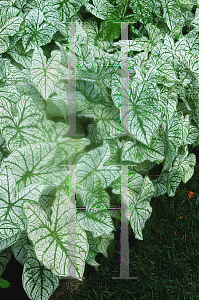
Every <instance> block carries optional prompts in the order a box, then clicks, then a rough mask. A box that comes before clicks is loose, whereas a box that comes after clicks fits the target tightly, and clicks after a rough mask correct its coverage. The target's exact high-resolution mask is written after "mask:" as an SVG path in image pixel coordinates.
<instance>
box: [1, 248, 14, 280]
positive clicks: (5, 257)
mask: <svg viewBox="0 0 199 300" xmlns="http://www.w3.org/2000/svg"><path fill="white" fill-rule="evenodd" d="M11 257H12V251H11V249H10V247H9V248H6V249H5V250H3V251H1V252H0V276H1V275H2V274H3V272H4V271H5V269H6V266H7V264H8V263H9V261H10V259H11Z"/></svg>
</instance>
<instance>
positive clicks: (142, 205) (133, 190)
mask: <svg viewBox="0 0 199 300" xmlns="http://www.w3.org/2000/svg"><path fill="white" fill-rule="evenodd" d="M137 180H139V181H137ZM140 180H141V178H140V177H138V175H137V174H136V172H135V173H134V174H132V175H130V176H129V216H130V223H131V227H132V229H133V231H134V234H135V238H137V239H139V240H142V239H143V237H142V229H143V228H144V225H145V222H146V221H147V219H148V218H149V217H150V215H151V212H152V207H151V206H150V199H151V197H152V196H153V194H154V186H153V183H152V182H151V181H150V179H149V177H148V176H145V178H144V179H142V186H141V191H140V193H139V194H138V193H137V191H138V190H139V189H140V183H139V182H140ZM138 185H139V187H138Z"/></svg>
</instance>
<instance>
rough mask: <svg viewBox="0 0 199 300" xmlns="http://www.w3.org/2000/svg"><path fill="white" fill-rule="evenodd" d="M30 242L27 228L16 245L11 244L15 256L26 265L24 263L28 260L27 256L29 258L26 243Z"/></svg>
mask: <svg viewBox="0 0 199 300" xmlns="http://www.w3.org/2000/svg"><path fill="white" fill-rule="evenodd" d="M29 244H31V243H30V241H29V239H28V234H27V232H26V230H24V231H22V232H21V236H20V238H19V240H18V241H17V242H16V243H15V244H14V245H12V246H11V249H12V253H13V254H14V257H15V258H16V260H18V262H20V264H22V265H24V263H25V262H26V258H27V250H26V248H25V245H29Z"/></svg>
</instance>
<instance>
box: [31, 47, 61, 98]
mask: <svg viewBox="0 0 199 300" xmlns="http://www.w3.org/2000/svg"><path fill="white" fill-rule="evenodd" d="M60 60H61V55H60V52H59V51H57V50H55V51H53V52H52V53H51V58H50V59H49V60H48V62H46V57H45V56H44V54H43V51H42V49H41V48H37V47H36V48H35V50H34V54H33V58H32V65H31V80H32V82H33V83H34V84H35V86H36V88H37V89H38V91H39V92H40V93H41V95H42V97H43V98H44V99H45V100H47V99H48V97H49V96H50V95H51V94H52V93H53V92H54V89H55V85H56V83H57V82H58V80H59V63H60Z"/></svg>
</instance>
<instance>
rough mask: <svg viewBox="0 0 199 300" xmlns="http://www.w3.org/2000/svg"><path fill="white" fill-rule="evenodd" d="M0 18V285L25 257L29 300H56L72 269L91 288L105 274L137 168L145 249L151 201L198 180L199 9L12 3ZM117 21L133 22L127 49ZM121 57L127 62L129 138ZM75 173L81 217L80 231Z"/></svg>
mask: <svg viewBox="0 0 199 300" xmlns="http://www.w3.org/2000/svg"><path fill="white" fill-rule="evenodd" d="M0 14H1V19H0V220H1V221H0V276H1V275H2V274H3V272H4V270H5V268H6V265H7V264H8V262H9V260H10V258H11V256H12V254H14V257H15V258H16V259H17V260H18V261H19V262H20V263H21V264H22V265H23V275H22V279H23V288H24V290H25V291H26V293H27V295H28V297H29V298H30V299H34V300H40V299H42V300H47V299H49V298H50V296H51V294H52V293H53V292H54V291H55V290H56V288H57V287H58V286H59V279H60V278H63V277H64V278H66V277H68V276H70V274H71V270H72V269H75V271H76V278H78V279H79V280H82V277H83V274H84V269H85V264H86V263H87V264H90V265H91V266H94V267H95V268H96V269H97V268H98V266H99V264H98V263H97V262H96V260H95V257H96V255H97V254H98V253H99V252H101V253H103V254H104V255H105V256H107V249H108V246H109V244H110V242H111V241H112V240H113V239H114V234H113V231H114V230H115V226H114V222H113V220H114V219H115V218H116V219H119V220H120V212H119V210H111V208H113V207H118V206H120V201H119V200H120V199H119V198H120V195H121V192H122V189H121V178H122V171H121V165H129V167H128V168H129V177H128V183H129V187H128V197H127V198H128V203H129V207H128V208H129V210H128V215H126V218H128V219H129V221H130V225H131V227H132V229H133V232H134V234H135V237H136V238H137V239H140V240H142V239H143V234H142V230H143V228H144V226H145V222H146V221H147V219H148V218H149V217H150V215H151V213H152V207H151V206H150V200H151V197H158V196H160V195H164V194H166V193H167V194H168V196H170V197H173V196H174V195H175V193H176V189H177V187H178V186H179V184H180V182H181V181H183V182H184V183H186V182H187V181H188V180H189V179H190V178H191V177H192V175H193V173H194V166H195V164H196V157H195V155H194V154H193V153H189V150H190V149H191V147H194V146H197V145H198V144H199V100H198V99H199V83H198V78H199V77H198V76H199V62H198V57H199V38H198V32H199V2H198V1H197V0H171V1H170V0H169V1H168V0H143V1H139V0H129V1H128V0H124V1H113V0H106V1H102V0H93V1H89V0H81V1H79V0H67V1H66V0H56V1H49V0H29V1H24V0H5V1H0ZM71 22H73V23H74V22H75V24H76V33H75V43H74V44H72V45H71V42H70V41H71V37H70V30H69V28H70V26H69V24H71ZM118 22H130V23H129V25H128V26H129V39H128V40H126V41H122V43H123V44H122V43H121V41H120V40H119V38H120V34H121V25H120V24H119V23H118ZM124 43H125V44H126V46H127V47H126V48H124V47H123V45H124ZM121 49H122V51H126V52H125V53H124V52H123V53H122V54H125V55H128V64H127V68H128V73H129V76H128V77H129V81H128V90H126V94H128V100H129V101H128V129H126V134H121V121H120V109H121V89H124V87H123V86H122V84H121V74H120V71H121V70H120V68H121ZM124 49H126V50H124ZM69 51H70V52H71V51H74V52H75V54H76V62H75V67H76V78H75V80H76V86H75V98H76V101H75V105H76V133H77V136H69V134H68V132H69V129H70V126H71V124H69V123H70V122H69V117H70V113H71V111H70V110H69V102H70V100H71V98H70V91H69V90H68V79H69V77H70V69H69V68H68V52H69ZM69 80H70V79H69ZM122 126H123V124H122ZM67 134H68V135H67ZM78 135H79V136H78ZM81 135H85V136H84V137H82V136H81ZM72 165H73V166H74V165H75V166H76V167H75V172H76V173H75V174H76V195H75V197H76V206H77V207H78V208H80V207H81V208H82V209H81V210H80V209H79V210H78V209H77V211H76V223H75V225H74V224H73V226H72V227H71V226H70V231H69V229H68V228H69V225H70V224H72V220H71V218H70V215H69V210H70V209H69V208H70V207H71V198H70V197H69V194H70V188H69V185H68V177H69V182H70V179H71V176H74V174H73V175H72V173H71V169H70V166H72ZM157 168H158V169H159V174H157ZM72 246H73V247H74V252H72V251H70V249H71V247H72Z"/></svg>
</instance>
